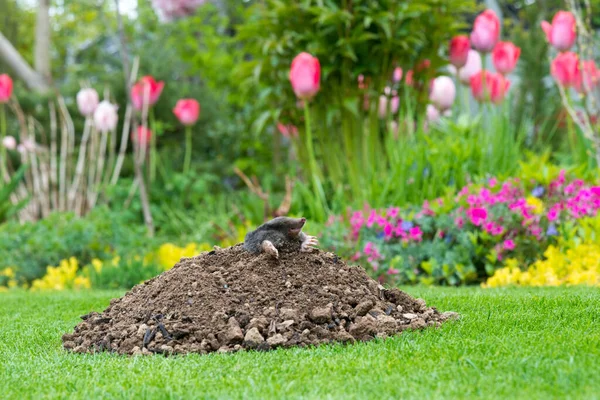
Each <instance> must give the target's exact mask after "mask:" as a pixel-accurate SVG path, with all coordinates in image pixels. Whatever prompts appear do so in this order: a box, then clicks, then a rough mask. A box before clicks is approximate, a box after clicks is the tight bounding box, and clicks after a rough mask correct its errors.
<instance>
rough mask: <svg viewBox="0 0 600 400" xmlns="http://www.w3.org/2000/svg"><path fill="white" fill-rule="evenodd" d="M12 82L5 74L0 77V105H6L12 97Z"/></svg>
mask: <svg viewBox="0 0 600 400" xmlns="http://www.w3.org/2000/svg"><path fill="white" fill-rule="evenodd" d="M12 91H13V81H12V79H11V77H10V76H8V75H7V74H2V75H0V104H3V103H8V99H10V96H11V95H12Z"/></svg>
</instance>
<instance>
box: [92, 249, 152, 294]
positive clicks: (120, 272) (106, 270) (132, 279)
mask: <svg viewBox="0 0 600 400" xmlns="http://www.w3.org/2000/svg"><path fill="white" fill-rule="evenodd" d="M161 272H163V270H162V269H161V268H160V266H158V265H156V264H154V263H145V262H144V260H143V259H142V257H141V256H133V257H131V256H130V257H128V258H126V259H120V258H118V259H116V260H115V262H114V263H113V261H111V260H108V261H105V262H103V264H102V267H101V270H99V269H97V267H94V265H92V264H90V265H87V266H86V267H85V268H84V273H85V274H86V275H88V276H89V277H90V281H91V283H92V287H93V288H97V289H118V288H132V287H133V286H135V285H137V284H140V283H142V282H143V281H145V280H147V279H150V278H153V277H155V276H156V275H158V274H160V273H161Z"/></svg>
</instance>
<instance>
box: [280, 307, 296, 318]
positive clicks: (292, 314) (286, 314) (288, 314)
mask: <svg viewBox="0 0 600 400" xmlns="http://www.w3.org/2000/svg"><path fill="white" fill-rule="evenodd" d="M279 316H280V317H281V318H282V319H283V320H284V321H285V320H289V319H292V320H294V321H298V320H299V318H298V310H295V309H293V308H282V309H281V310H279Z"/></svg>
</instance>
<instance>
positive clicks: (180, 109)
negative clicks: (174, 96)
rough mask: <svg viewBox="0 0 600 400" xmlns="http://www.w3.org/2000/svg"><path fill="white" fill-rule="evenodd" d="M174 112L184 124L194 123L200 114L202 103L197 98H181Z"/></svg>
mask: <svg viewBox="0 0 600 400" xmlns="http://www.w3.org/2000/svg"><path fill="white" fill-rule="evenodd" d="M173 114H175V116H176V117H177V119H179V122H181V123H182V124H183V125H194V124H195V123H196V121H198V117H199V116H200V103H198V101H196V100H195V99H181V100H179V101H178V102H177V104H176V105H175V108H174V109H173Z"/></svg>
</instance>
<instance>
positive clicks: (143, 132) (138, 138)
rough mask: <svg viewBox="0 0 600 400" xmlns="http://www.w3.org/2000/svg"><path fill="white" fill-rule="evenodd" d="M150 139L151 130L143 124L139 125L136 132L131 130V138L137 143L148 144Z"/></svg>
mask: <svg viewBox="0 0 600 400" xmlns="http://www.w3.org/2000/svg"><path fill="white" fill-rule="evenodd" d="M151 139H152V131H151V130H150V129H148V128H145V127H143V126H141V125H140V126H139V127H138V129H137V132H131V140H133V141H134V142H136V143H137V144H139V145H140V146H144V147H145V146H148V144H149V143H150V140H151Z"/></svg>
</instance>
